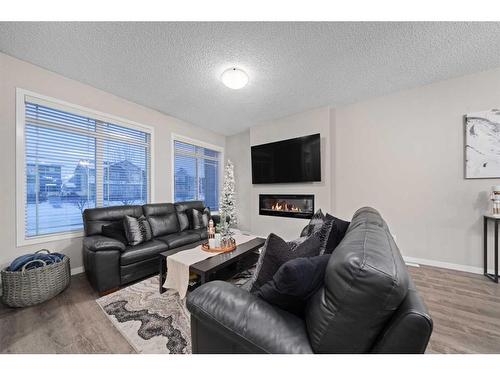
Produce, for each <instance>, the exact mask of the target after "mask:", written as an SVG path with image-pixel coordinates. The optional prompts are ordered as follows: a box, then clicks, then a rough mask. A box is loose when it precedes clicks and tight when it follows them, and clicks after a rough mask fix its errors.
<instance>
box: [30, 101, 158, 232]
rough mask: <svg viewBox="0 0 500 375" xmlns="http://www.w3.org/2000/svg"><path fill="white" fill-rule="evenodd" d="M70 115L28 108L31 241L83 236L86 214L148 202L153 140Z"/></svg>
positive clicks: (144, 134)
mask: <svg viewBox="0 0 500 375" xmlns="http://www.w3.org/2000/svg"><path fill="white" fill-rule="evenodd" d="M27 99H28V98H27ZM70 111H71V109H69V110H68V111H67V112H66V111H63V110H60V109H54V108H51V107H48V106H45V105H40V104H37V103H36V102H35V101H33V102H31V101H29V100H26V102H25V128H24V134H25V140H24V142H25V173H26V180H25V181H26V186H25V192H26V197H25V237H26V238H30V237H36V236H40V235H48V234H55V233H64V232H70V231H76V230H81V229H82V225H83V224H82V213H83V211H84V210H85V209H86V208H93V207H101V206H115V205H128V204H144V203H147V202H148V200H149V191H150V186H149V185H150V183H149V181H150V142H151V139H150V134H149V133H148V132H144V131H139V130H136V129H132V128H128V127H125V126H121V125H116V124H112V123H107V122H104V121H100V120H97V119H93V118H92V117H90V116H89V117H86V116H82V115H81V114H73V113H71V112H70Z"/></svg>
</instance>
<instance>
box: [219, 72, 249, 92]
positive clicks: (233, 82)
mask: <svg viewBox="0 0 500 375" xmlns="http://www.w3.org/2000/svg"><path fill="white" fill-rule="evenodd" d="M220 79H221V81H222V83H223V84H225V85H226V86H227V87H229V88H230V89H233V90H238V89H241V88H243V87H245V86H246V84H247V83H248V75H247V74H246V73H245V72H244V71H243V70H241V69H238V68H231V69H228V70H226V71H225V72H224V73H222V76H221V77H220Z"/></svg>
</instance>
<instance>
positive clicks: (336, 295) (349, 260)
mask: <svg viewBox="0 0 500 375" xmlns="http://www.w3.org/2000/svg"><path fill="white" fill-rule="evenodd" d="M324 280H325V283H324V286H323V287H321V288H320V289H319V290H318V292H317V293H316V294H315V295H314V296H313V297H312V298H311V299H310V301H309V303H308V304H307V307H306V311H305V318H306V323H307V327H308V333H309V337H310V340H311V346H312V347H313V349H314V351H315V352H317V353H365V352H368V351H369V350H370V348H372V346H373V344H374V342H375V339H376V337H377V336H378V335H379V334H380V333H381V331H382V329H383V327H384V325H385V324H386V323H387V320H388V319H389V318H390V317H391V316H392V315H393V313H394V311H395V310H396V309H397V308H398V307H399V305H400V304H401V302H402V301H403V299H404V298H405V296H406V294H407V291H408V284H409V276H408V271H407V269H406V265H405V263H404V261H403V259H402V257H401V254H400V253H399V250H398V248H397V246H396V244H395V242H394V240H393V238H392V236H391V234H390V232H389V229H388V227H387V224H386V223H385V222H384V220H383V219H382V217H381V216H380V214H379V213H378V212H377V211H376V210H374V209H373V208H362V209H360V210H358V211H357V212H356V213H355V214H354V217H353V219H352V221H351V224H350V225H349V228H348V230H347V233H346V235H345V237H344V239H343V240H342V242H341V243H340V244H339V246H337V248H336V249H335V251H334V252H333V253H332V255H331V257H330V260H329V262H328V265H327V268H326V273H325V279H324Z"/></svg>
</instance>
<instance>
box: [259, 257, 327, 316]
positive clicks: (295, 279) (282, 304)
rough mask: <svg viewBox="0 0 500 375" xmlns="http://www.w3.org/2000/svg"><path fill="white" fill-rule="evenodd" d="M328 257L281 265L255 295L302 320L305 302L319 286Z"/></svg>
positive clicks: (297, 259)
mask: <svg viewBox="0 0 500 375" xmlns="http://www.w3.org/2000/svg"><path fill="white" fill-rule="evenodd" d="M329 259H330V254H327V255H320V256H317V257H310V258H296V259H292V260H289V261H288V262H286V263H284V264H283V265H282V266H281V267H280V268H279V269H278V271H276V274H275V275H274V276H273V278H272V280H270V281H268V282H267V283H265V284H264V285H262V287H261V288H260V289H258V290H257V291H256V292H255V294H256V295H257V296H258V297H260V298H262V299H263V300H266V301H267V302H269V303H270V304H273V305H275V306H278V307H279V308H282V309H283V310H287V311H289V312H291V313H293V314H296V315H299V316H302V315H303V313H304V307H305V305H306V303H307V300H308V299H309V298H310V297H311V296H312V295H313V294H314V293H316V291H317V290H318V289H319V288H320V287H321V285H323V282H324V280H323V279H324V277H325V269H326V265H327V264H328V260H329Z"/></svg>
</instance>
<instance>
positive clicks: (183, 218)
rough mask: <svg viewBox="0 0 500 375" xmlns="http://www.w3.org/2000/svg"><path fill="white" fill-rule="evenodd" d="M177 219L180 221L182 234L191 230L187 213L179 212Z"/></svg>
mask: <svg viewBox="0 0 500 375" xmlns="http://www.w3.org/2000/svg"><path fill="white" fill-rule="evenodd" d="M177 219H178V220H179V228H180V229H179V230H180V231H181V232H182V231H183V230H188V229H189V218H188V215H187V213H186V212H185V211H179V212H177Z"/></svg>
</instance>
